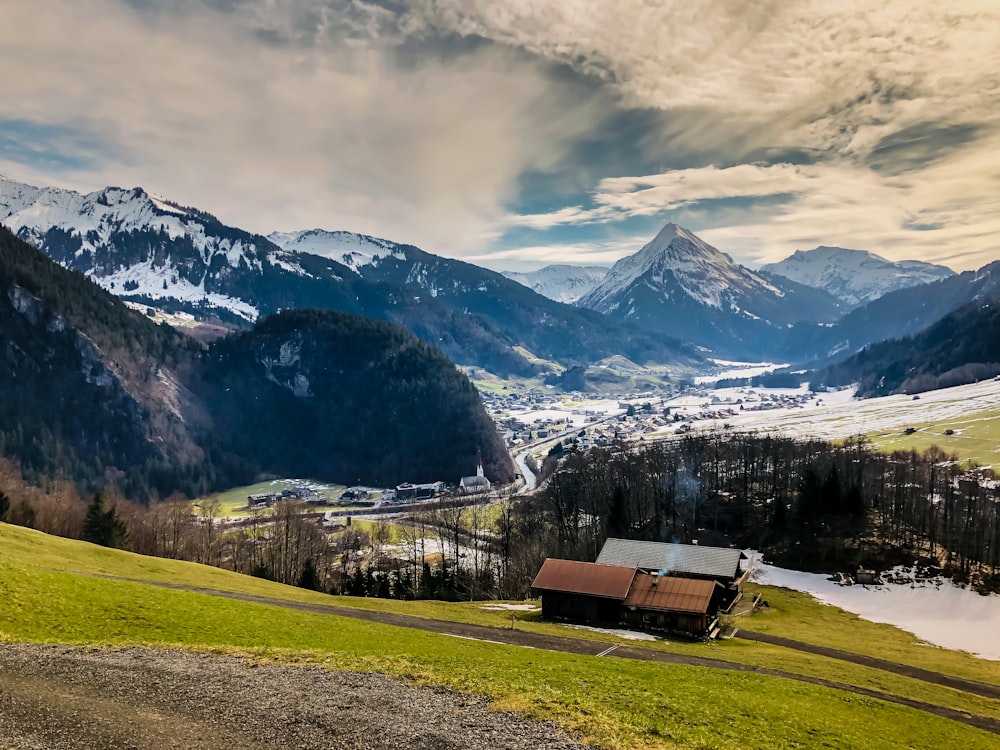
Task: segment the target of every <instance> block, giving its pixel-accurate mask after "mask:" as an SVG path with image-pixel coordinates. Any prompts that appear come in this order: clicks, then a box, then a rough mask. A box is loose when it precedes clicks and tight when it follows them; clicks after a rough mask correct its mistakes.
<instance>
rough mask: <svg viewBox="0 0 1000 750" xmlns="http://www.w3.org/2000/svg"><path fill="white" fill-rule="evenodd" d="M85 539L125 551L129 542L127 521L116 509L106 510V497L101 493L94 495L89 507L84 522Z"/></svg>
mask: <svg viewBox="0 0 1000 750" xmlns="http://www.w3.org/2000/svg"><path fill="white" fill-rule="evenodd" d="M83 539H84V541H87V542H93V543H94V544H100V545H101V546H102V547H116V548H118V549H124V548H125V545H126V543H127V542H128V528H127V527H126V526H125V521H123V520H122V518H121V517H120V516H119V515H118V511H116V510H115V509H114V507H111V508H107V509H105V508H104V496H103V495H102V494H101V493H100V492H95V493H94V496H93V498H91V500H90V505H89V506H88V507H87V516H86V518H84V520H83Z"/></svg>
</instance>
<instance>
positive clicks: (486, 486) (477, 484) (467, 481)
mask: <svg viewBox="0 0 1000 750" xmlns="http://www.w3.org/2000/svg"><path fill="white" fill-rule="evenodd" d="M492 486H493V485H492V484H491V483H490V480H489V479H487V478H486V475H485V474H484V473H483V454H482V453H480V454H479V457H478V459H477V461H476V473H475V474H474V475H473V476H469V477H462V479H461V480H459V483H458V490H459V492H461V493H463V494H465V495H474V494H478V493H480V492H489V491H490V487H492Z"/></svg>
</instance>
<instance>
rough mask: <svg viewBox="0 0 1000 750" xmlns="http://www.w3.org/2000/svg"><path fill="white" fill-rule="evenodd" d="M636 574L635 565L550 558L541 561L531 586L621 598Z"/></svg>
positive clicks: (540, 588)
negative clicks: (627, 565) (632, 566)
mask: <svg viewBox="0 0 1000 750" xmlns="http://www.w3.org/2000/svg"><path fill="white" fill-rule="evenodd" d="M635 573H636V571H635V568H623V567H621V566H618V565H598V564H597V563H588V562H577V561H576V560H557V559H554V558H549V559H548V560H546V561H545V562H544V563H543V564H542V569H541V570H540V571H538V575H537V576H535V580H534V581H533V582H532V584H531V588H533V589H538V590H540V591H559V592H562V593H566V594H587V595H588V596H601V597H605V598H607V599H622V600H624V599H625V597H626V596H628V590H629V586H631V585H632V578H633V577H634V576H635Z"/></svg>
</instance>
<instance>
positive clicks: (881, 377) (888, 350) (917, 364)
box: [815, 300, 1000, 396]
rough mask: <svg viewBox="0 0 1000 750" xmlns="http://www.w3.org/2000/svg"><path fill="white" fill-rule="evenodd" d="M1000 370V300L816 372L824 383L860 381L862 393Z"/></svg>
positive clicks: (914, 388)
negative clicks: (999, 302) (998, 302)
mask: <svg viewBox="0 0 1000 750" xmlns="http://www.w3.org/2000/svg"><path fill="white" fill-rule="evenodd" d="M998 373H1000V305H998V304H997V302H996V301H995V300H994V301H992V302H974V303H970V304H968V305H965V306H964V307H962V308H960V309H958V310H956V311H955V312H952V313H949V314H948V315H946V316H944V317H943V318H941V320H939V321H938V322H936V323H934V324H933V325H931V326H930V327H929V328H927V329H925V330H923V331H921V332H920V333H917V334H914V335H912V336H907V337H905V338H902V339H893V340H890V341H883V342H881V343H878V344H872V345H871V346H867V347H865V348H864V349H863V350H861V351H860V352H858V353H857V354H855V355H854V356H852V357H849V358H848V359H846V360H844V361H843V362H839V363H837V364H835V365H831V366H830V367H828V368H827V369H825V370H823V371H821V372H820V373H818V374H817V376H816V378H815V380H816V382H817V383H818V384H820V385H824V384H825V385H831V386H839V385H847V384H849V383H855V382H856V383H858V391H857V393H858V395H859V396H884V395H888V394H891V393H921V392H923V391H930V390H936V389H938V388H947V387H950V386H954V385H964V384H966V383H972V382H975V381H978V380H985V379H987V378H992V377H993V376H994V375H997V374H998Z"/></svg>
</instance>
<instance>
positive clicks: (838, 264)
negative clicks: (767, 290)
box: [760, 246, 955, 308]
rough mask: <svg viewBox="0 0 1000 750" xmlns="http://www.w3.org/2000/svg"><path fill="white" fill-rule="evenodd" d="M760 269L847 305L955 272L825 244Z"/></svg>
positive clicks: (852, 306)
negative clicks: (815, 290)
mask: <svg viewBox="0 0 1000 750" xmlns="http://www.w3.org/2000/svg"><path fill="white" fill-rule="evenodd" d="M760 271H761V273H764V274H768V275H771V274H778V275H779V276H784V277H785V278H788V279H791V280H792V281H797V282H798V283H800V284H805V285H806V286H811V287H814V288H816V289H823V290H825V291H827V292H829V293H830V294H832V295H833V296H834V297H836V298H837V299H839V300H841V301H842V302H844V303H845V304H846V305H847V306H848V307H849V308H854V307H858V306H860V305H863V304H865V303H868V302H871V301H873V300H876V299H878V298H879V297H881V296H883V295H885V294H888V293H889V292H894V291H896V290H897V289H905V288H907V287H911V286H917V285H918V284H926V283H928V282H931V281H938V280H939V279H945V278H947V277H949V276H953V275H954V273H955V272H954V271H952V270H951V269H950V268H946V267H945V266H938V265H934V264H933V263H924V262H923V261H919V260H903V261H899V262H898V263H894V262H893V261H890V260H886V259H885V258H883V257H881V256H879V255H875V254H874V253H870V252H868V251H866V250H849V249H846V248H842V247H826V246H822V247H817V248H814V249H812V250H796V251H795V253H794V254H792V255H790V256H789V257H787V258H785V259H784V260H783V261H780V262H778V263H768V264H767V265H765V266H761V268H760Z"/></svg>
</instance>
